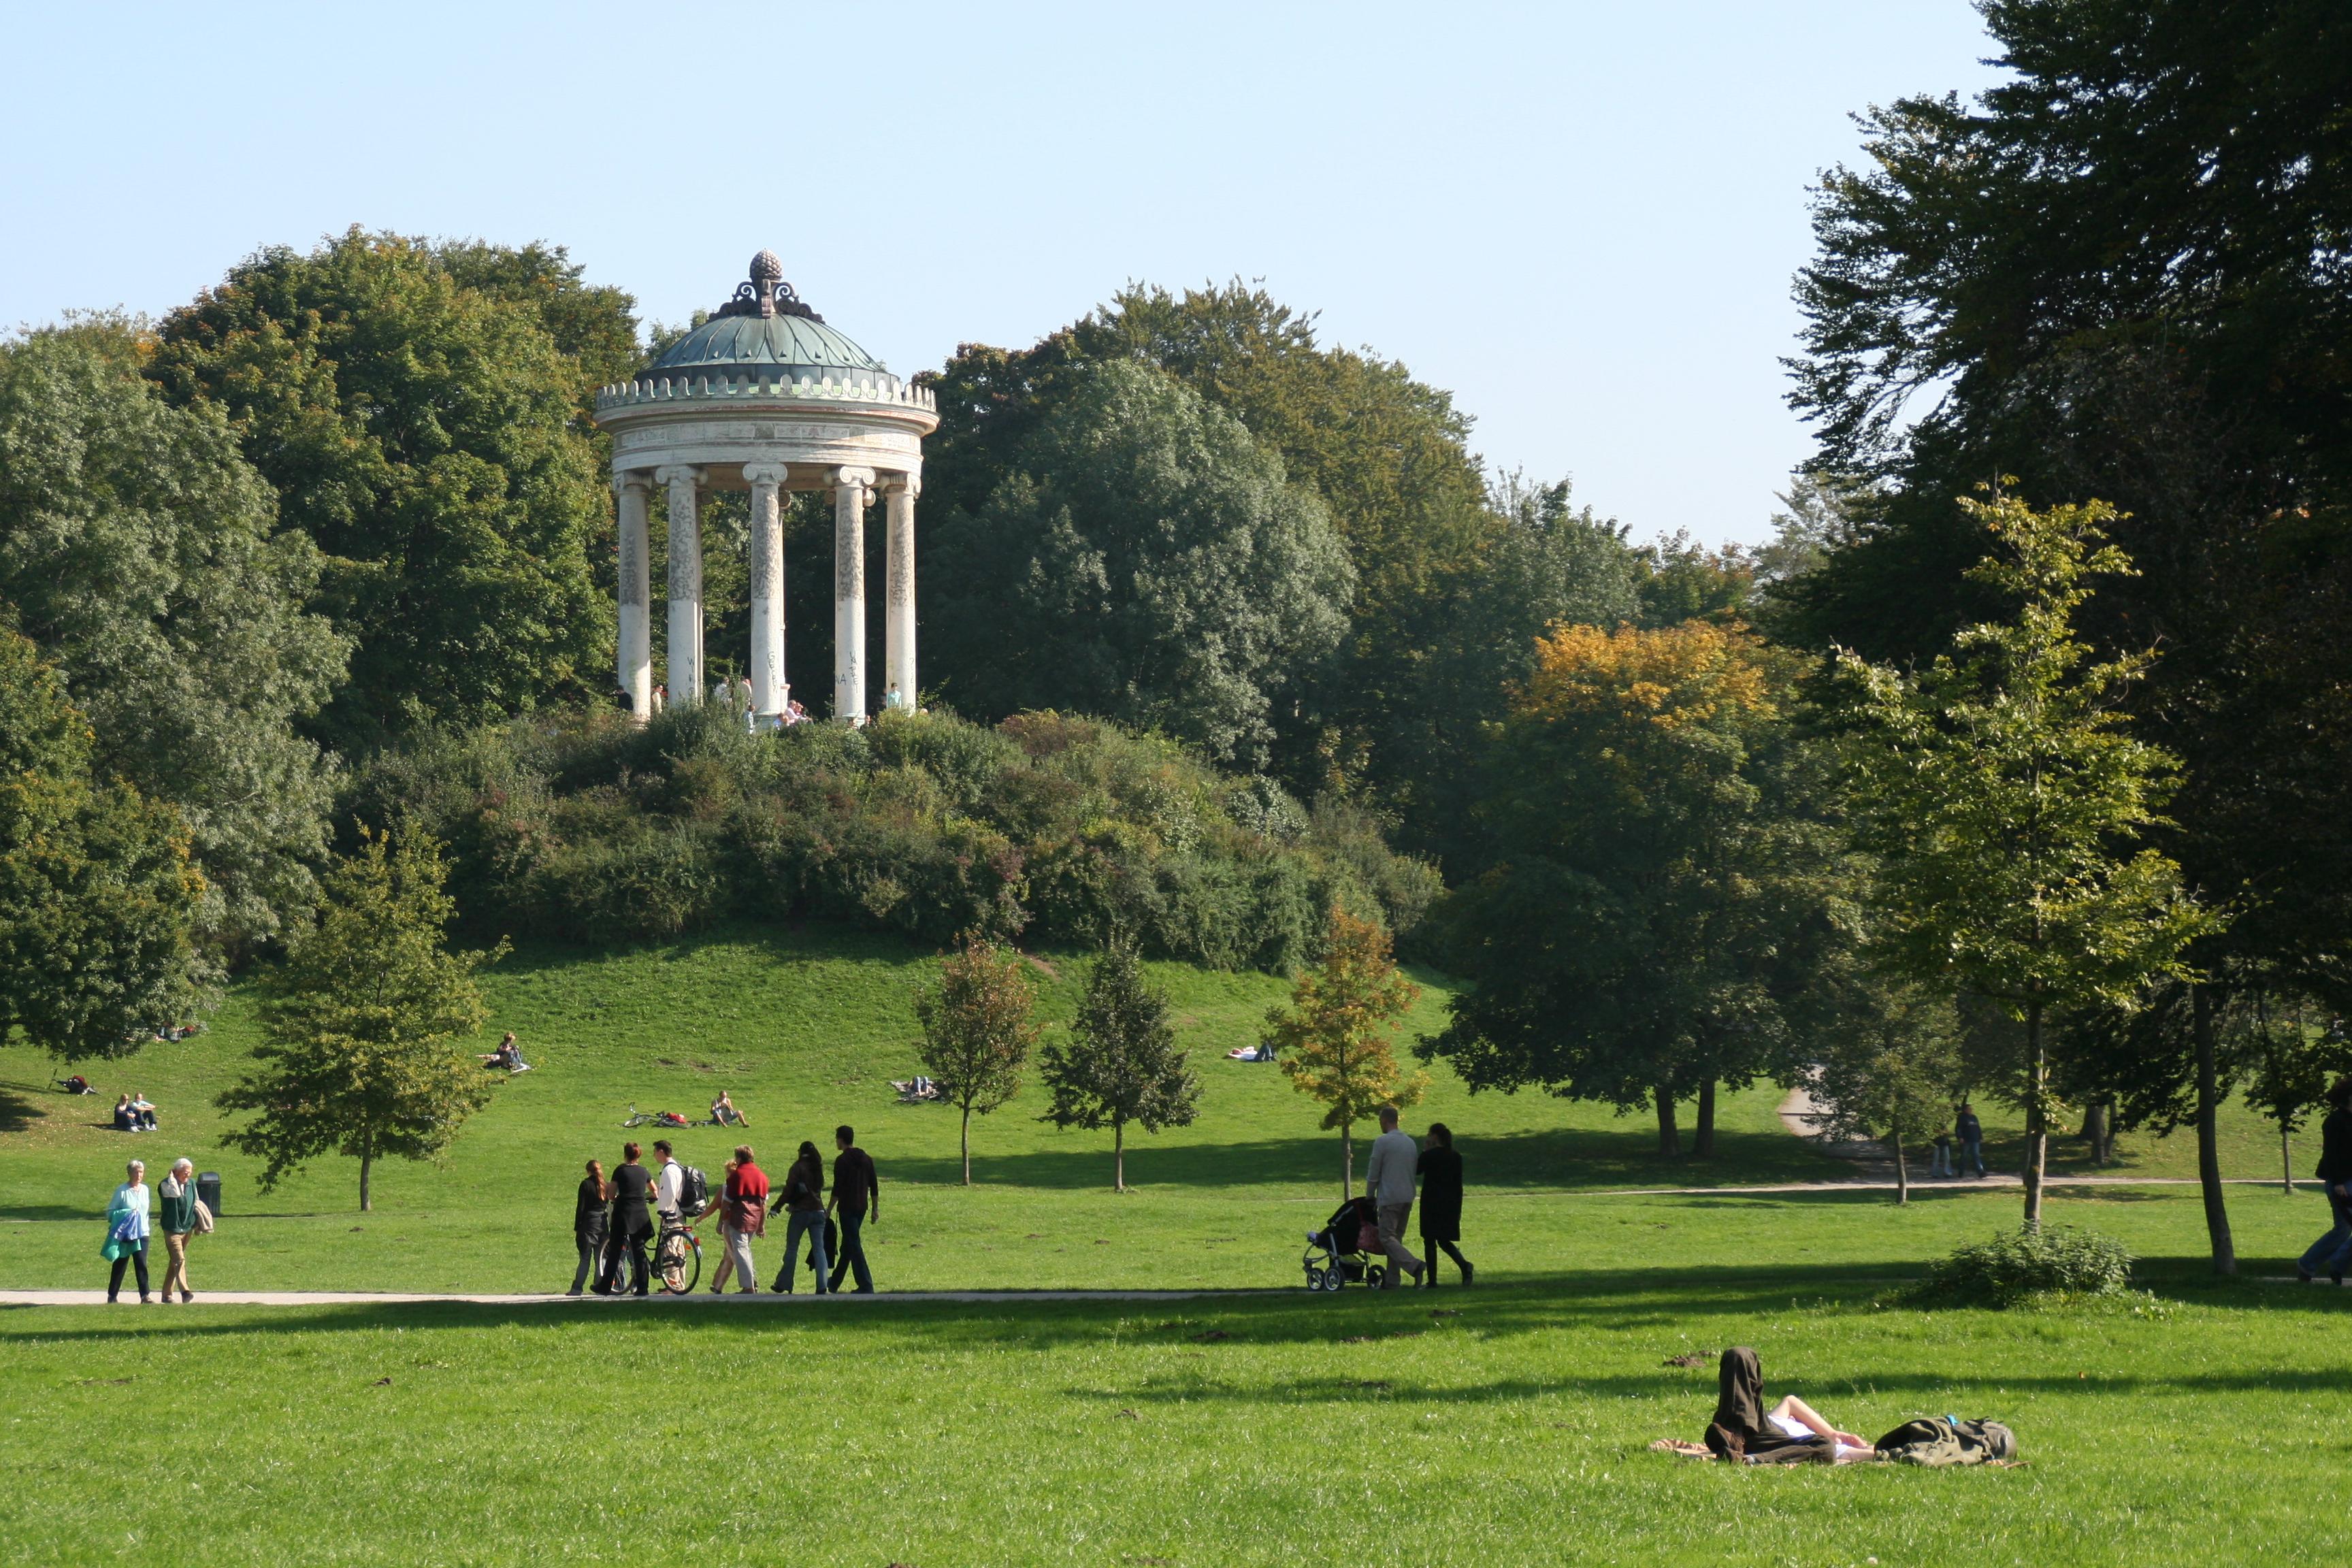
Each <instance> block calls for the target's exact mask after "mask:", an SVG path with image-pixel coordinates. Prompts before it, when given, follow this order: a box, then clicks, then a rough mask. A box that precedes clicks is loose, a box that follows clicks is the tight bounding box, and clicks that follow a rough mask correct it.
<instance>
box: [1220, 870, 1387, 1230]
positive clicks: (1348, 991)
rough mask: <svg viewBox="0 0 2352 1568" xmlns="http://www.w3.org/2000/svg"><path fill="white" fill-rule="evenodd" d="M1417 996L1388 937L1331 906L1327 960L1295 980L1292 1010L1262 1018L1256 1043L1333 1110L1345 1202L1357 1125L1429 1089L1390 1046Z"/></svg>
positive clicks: (1330, 1121) (1329, 1118) (1327, 1122)
mask: <svg viewBox="0 0 2352 1568" xmlns="http://www.w3.org/2000/svg"><path fill="white" fill-rule="evenodd" d="M1420 994H1421V987H1420V986H1418V985H1415V984H1413V983H1412V981H1410V980H1407V979H1406V978H1405V977H1404V976H1403V975H1402V974H1401V973H1398V972H1397V966H1396V964H1395V963H1394V962H1393V961H1391V958H1390V957H1389V933H1388V932H1387V931H1382V930H1381V928H1380V927H1379V926H1377V925H1374V924H1373V923H1372V922H1371V921H1360V920H1357V919H1356V918H1354V917H1353V916H1351V915H1349V913H1348V912H1347V911H1346V910H1343V909H1341V908H1340V907H1339V905H1337V904H1333V905H1332V906H1331V923H1330V929H1329V932H1328V936H1327V937H1326V939H1325V952H1324V955H1323V962H1322V963H1318V964H1317V965H1316V966H1315V967H1314V968H1312V969H1310V970H1307V972H1306V973H1303V974H1301V975H1300V976H1299V977H1298V980H1297V984H1294V985H1293V986H1292V987H1291V989H1290V1005H1289V1006H1287V1007H1276V1008H1274V1009H1272V1010H1271V1011H1269V1012H1268V1013H1267V1014H1266V1016H1265V1021H1266V1023H1267V1025H1268V1026H1269V1027H1268V1028H1267V1029H1266V1032H1265V1034H1264V1035H1262V1036H1260V1037H1259V1043H1260V1044H1261V1045H1263V1046H1265V1047H1266V1048H1267V1049H1270V1050H1272V1051H1273V1052H1274V1053H1275V1060H1276V1063H1278V1064H1279V1065H1280V1066H1281V1068H1282V1071H1283V1074H1284V1076H1285V1077H1286V1078H1288V1079H1290V1086H1291V1087H1292V1088H1293V1089H1297V1090H1298V1091H1299V1092H1300V1093H1302V1094H1306V1095H1309V1096H1311V1097H1312V1098H1314V1099H1316V1100H1321V1101H1322V1102H1323V1103H1324V1104H1325V1105H1327V1106H1329V1107H1330V1110H1328V1111H1327V1112H1326V1113H1325V1114H1324V1117H1323V1126H1324V1128H1325V1129H1326V1130H1327V1131H1328V1130H1329V1129H1331V1128H1334V1127H1336V1128H1338V1129H1339V1195H1340V1197H1342V1198H1345V1197H1346V1196H1347V1195H1348V1194H1349V1193H1351V1192H1353V1191H1355V1187H1356V1150H1355V1128H1356V1122H1357V1121H1359V1120H1360V1118H1362V1117H1366V1116H1369V1115H1370V1114H1371V1113H1372V1111H1373V1110H1376V1109H1377V1108H1379V1107H1381V1106H1383V1105H1393V1106H1397V1107H1399V1108H1400V1109H1402V1107H1404V1106H1408V1105H1411V1104H1412V1103H1413V1102H1414V1101H1415V1100H1419V1099H1420V1098H1421V1097H1422V1096H1423V1094H1425V1093H1427V1092H1428V1090H1429V1075H1428V1074H1427V1073H1423V1072H1417V1073H1414V1074H1412V1075H1411V1076H1410V1077H1408V1076H1406V1074H1405V1073H1404V1071H1403V1070H1402V1068H1399V1067H1398V1065H1397V1059H1396V1056H1395V1053H1393V1052H1392V1051H1391V1050H1390V1048H1389V1036H1390V1026H1391V1025H1392V1024H1394V1023H1395V1022H1396V1020H1397V1019H1399V1018H1402V1017H1403V1016H1404V1015H1405V1012H1406V1010H1407V1009H1409V1008H1411V1007H1412V1004H1413V999H1414V998H1415V997H1417V996H1419V995H1420Z"/></svg>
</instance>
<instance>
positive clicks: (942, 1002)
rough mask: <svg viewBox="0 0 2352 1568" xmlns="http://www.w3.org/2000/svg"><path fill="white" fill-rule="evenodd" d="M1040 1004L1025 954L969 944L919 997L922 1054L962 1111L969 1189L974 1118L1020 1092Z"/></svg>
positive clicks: (952, 956) (930, 1071)
mask: <svg viewBox="0 0 2352 1568" xmlns="http://www.w3.org/2000/svg"><path fill="white" fill-rule="evenodd" d="M1035 1011H1036V1002H1035V999H1034V997H1033V996H1031V994H1030V993H1029V983H1028V982H1027V981H1025V980H1024V979H1023V978H1022V977H1021V955H1020V954H1018V953H1010V952H1003V951H1001V950H1000V949H998V948H997V947H995V946H994V945H993V944H992V943H990V942H981V941H976V940H975V941H968V942H965V943H964V945H963V947H962V949H961V951H959V952H952V953H950V954H949V955H948V959H947V962H946V963H943V964H941V965H940V978H939V984H936V985H929V986H926V987H924V988H923V989H922V990H920V991H919V992H917V993H916V994H915V1016H916V1018H917V1019H918V1020H919V1021H920V1022H921V1024H922V1026H923V1044H922V1048H921V1050H920V1051H919V1053H918V1055H919V1059H920V1061H921V1062H922V1064H923V1068H924V1070H925V1071H926V1072H927V1073H928V1074H929V1076H930V1077H932V1078H934V1079H938V1080H939V1085H940V1093H941V1094H943V1095H945V1096H946V1097H947V1098H948V1100H950V1102H952V1103H953V1104H954V1105H955V1106H956V1108H957V1109H958V1110H961V1111H962V1112H963V1184H964V1185H965V1186H967V1187H968V1186H970V1185H971V1119H972V1117H973V1115H974V1114H975V1113H977V1114H979V1115H982V1116H985V1115H987V1114H988V1113H989V1112H990V1111H992V1110H995V1109H996V1108H997V1107H999V1106H1001V1105H1003V1103H1004V1102H1005V1101H1006V1100H1011V1099H1012V1098H1013V1095H1014V1094H1016V1093H1017V1092H1019V1090H1020V1088H1021V1068H1022V1064H1024V1062H1026V1061H1027V1060H1028V1059H1029V1049H1030V1047H1032V1046H1034V1045H1035V1044H1036V1043H1037V1025H1036V1022H1035V1018H1034V1014H1035Z"/></svg>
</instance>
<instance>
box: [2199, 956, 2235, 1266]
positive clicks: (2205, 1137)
mask: <svg viewBox="0 0 2352 1568" xmlns="http://www.w3.org/2000/svg"><path fill="white" fill-rule="evenodd" d="M2189 995H2190V1008H2189V1014H2190V1016H2191V1018H2192V1019H2193V1020H2194V1021H2195V1025H2196V1029H2197V1184H2198V1185H2199V1186H2200V1187H2202V1188H2203V1189H2204V1192H2205V1237H2206V1239H2207V1240H2208V1241H2209V1242H2210V1243H2211V1244H2212V1248H2213V1272H2214V1273H2216V1274H2235V1273H2236V1272H2237V1271H2238V1247H2237V1243H2236V1242H2234V1241H2233V1240H2231V1237H2230V1211H2229V1208H2228V1207H2227V1205H2225V1204H2224V1203H2223V1201H2222V1200H2223V1194H2222V1191H2221V1142H2220V1141H2219V1136H2218V1135H2219V1131H2220V1129H2219V1128H2218V1127H2217V1126H2216V1125H2215V1121H2216V1119H2217V1117H2218V1116H2219V1114H2220V1112H2221V1062H2220V1051H2219V1047H2217V1045H2216V1044H2215V1041H2214V1038H2213V995H2212V992H2211V991H2210V989H2208V988H2207V987H2205V986H2202V985H2200V986H2198V987H2196V988H2195V990H2193V991H2192V992H2191V993H2190V994H2189Z"/></svg>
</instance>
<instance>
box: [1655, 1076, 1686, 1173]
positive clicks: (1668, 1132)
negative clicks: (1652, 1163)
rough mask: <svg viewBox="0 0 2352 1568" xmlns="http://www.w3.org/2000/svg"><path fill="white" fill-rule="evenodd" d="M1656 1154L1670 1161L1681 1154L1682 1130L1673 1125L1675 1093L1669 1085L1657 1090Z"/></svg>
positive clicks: (1663, 1085) (1661, 1086)
mask: <svg viewBox="0 0 2352 1568" xmlns="http://www.w3.org/2000/svg"><path fill="white" fill-rule="evenodd" d="M1656 1099H1657V1101H1658V1152H1659V1153H1660V1154H1662V1155H1664V1157H1665V1158H1667V1159H1669V1160H1671V1159H1674V1158H1675V1157H1676V1156H1677V1155H1679V1154H1681V1153H1682V1152H1683V1133H1682V1129H1681V1128H1679V1127H1677V1126H1676V1125H1675V1091H1674V1088H1673V1086H1672V1085H1670V1084H1663V1083H1662V1084H1660V1085H1658V1088H1657V1094H1656Z"/></svg>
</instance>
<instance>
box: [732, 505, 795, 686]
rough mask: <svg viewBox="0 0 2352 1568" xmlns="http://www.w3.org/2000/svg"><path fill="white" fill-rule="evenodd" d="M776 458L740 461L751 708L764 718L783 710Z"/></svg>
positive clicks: (780, 530)
mask: <svg viewBox="0 0 2352 1568" xmlns="http://www.w3.org/2000/svg"><path fill="white" fill-rule="evenodd" d="M785 479H786V473H785V469H784V465H783V464H782V463H746V464H744V465H743V482H744V483H745V484H748V485H750V486H751V711H752V712H753V713H754V714H755V715H757V716H758V717H760V718H762V719H765V718H769V717H771V716H772V715H774V714H778V713H781V712H782V711H783V710H784V704H785V702H786V701H787V700H789V699H790V696H791V688H790V687H788V686H786V685H785V684H784V522H783V518H782V514H781V510H780V507H779V498H778V495H777V492H778V491H779V490H781V489H782V488H783V485H784V481H785Z"/></svg>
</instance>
